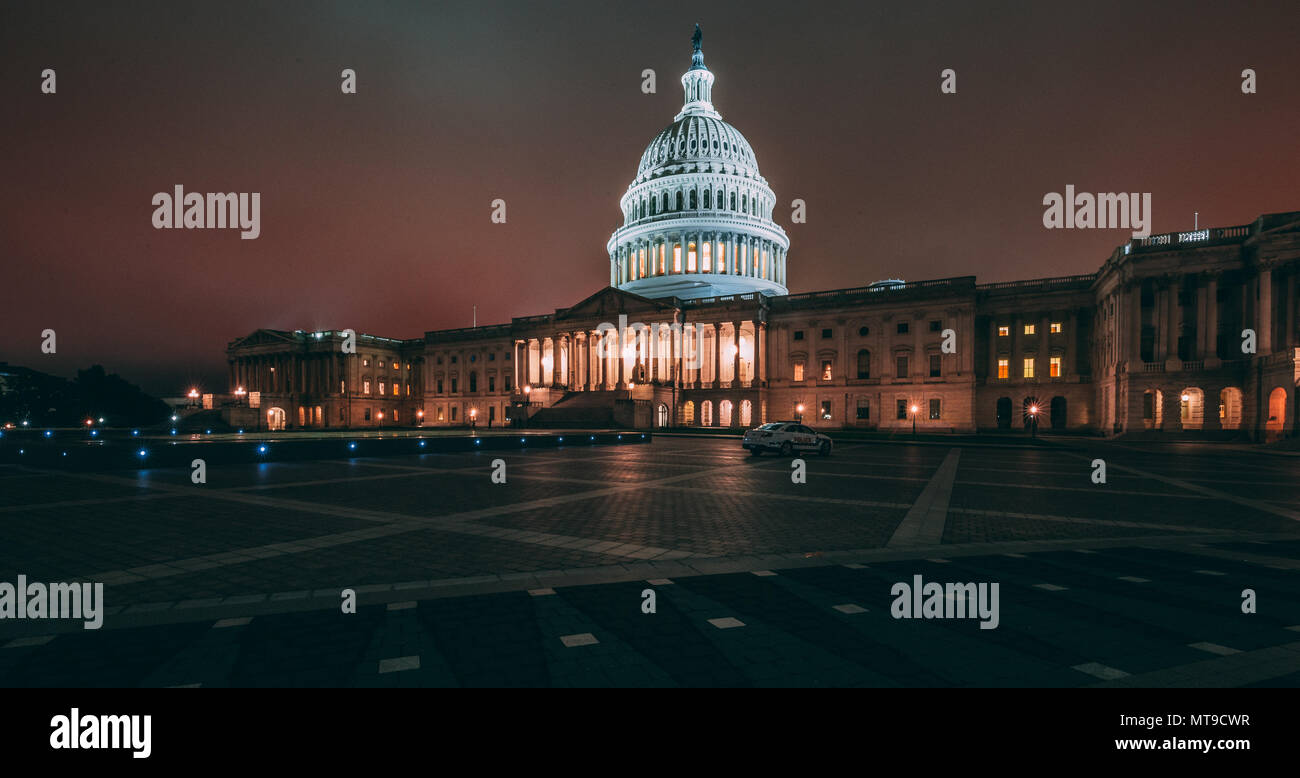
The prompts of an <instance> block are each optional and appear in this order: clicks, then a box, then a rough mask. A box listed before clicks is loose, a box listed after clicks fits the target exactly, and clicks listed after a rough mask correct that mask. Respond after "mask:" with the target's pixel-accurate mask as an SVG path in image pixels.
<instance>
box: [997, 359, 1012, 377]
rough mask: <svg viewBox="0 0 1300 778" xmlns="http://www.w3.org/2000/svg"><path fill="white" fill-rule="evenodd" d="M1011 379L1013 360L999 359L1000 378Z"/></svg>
mask: <svg viewBox="0 0 1300 778" xmlns="http://www.w3.org/2000/svg"><path fill="white" fill-rule="evenodd" d="M1010 377H1011V360H1009V359H999V360H998V378H1010Z"/></svg>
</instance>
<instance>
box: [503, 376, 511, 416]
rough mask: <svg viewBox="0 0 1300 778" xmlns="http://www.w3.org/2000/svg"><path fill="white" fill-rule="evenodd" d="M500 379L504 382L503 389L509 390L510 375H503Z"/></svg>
mask: <svg viewBox="0 0 1300 778" xmlns="http://www.w3.org/2000/svg"><path fill="white" fill-rule="evenodd" d="M502 380H503V381H504V384H505V390H506V391H507V392H508V391H510V376H504V377H503V379H502ZM506 418H507V419H508V418H510V417H509V416H507V417H506Z"/></svg>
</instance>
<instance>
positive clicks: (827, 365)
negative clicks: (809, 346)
mask: <svg viewBox="0 0 1300 778" xmlns="http://www.w3.org/2000/svg"><path fill="white" fill-rule="evenodd" d="M822 380H823V381H830V380H831V361H830V360H829V359H823V360H822Z"/></svg>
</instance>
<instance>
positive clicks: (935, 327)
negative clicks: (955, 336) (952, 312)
mask: <svg viewBox="0 0 1300 778" xmlns="http://www.w3.org/2000/svg"><path fill="white" fill-rule="evenodd" d="M941 329H943V321H942V320H939V321H932V322H930V332H938V331H939V330H941Z"/></svg>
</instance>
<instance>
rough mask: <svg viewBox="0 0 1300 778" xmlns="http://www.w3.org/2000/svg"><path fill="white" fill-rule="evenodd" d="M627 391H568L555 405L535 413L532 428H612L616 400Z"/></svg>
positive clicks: (531, 422)
mask: <svg viewBox="0 0 1300 778" xmlns="http://www.w3.org/2000/svg"><path fill="white" fill-rule="evenodd" d="M620 394H621V395H622V396H623V397H624V398H626V395H627V393H626V392H622V393H620V392H566V393H565V395H564V397H562V398H561V399H560V400H559V401H558V402H556V403H555V404H554V405H551V406H550V407H547V408H542V409H541V410H539V411H537V412H536V413H534V414H533V415H532V416H530V417H529V419H528V426H530V427H551V428H578V429H612V428H614V427H618V426H619V424H618V422H617V421H616V420H615V403H616V402H617V401H618V399H619V396H620Z"/></svg>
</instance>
